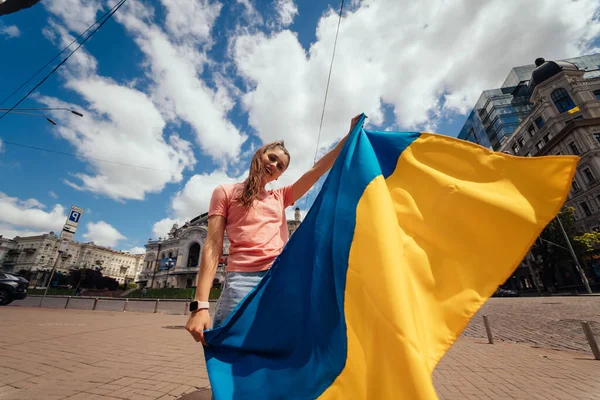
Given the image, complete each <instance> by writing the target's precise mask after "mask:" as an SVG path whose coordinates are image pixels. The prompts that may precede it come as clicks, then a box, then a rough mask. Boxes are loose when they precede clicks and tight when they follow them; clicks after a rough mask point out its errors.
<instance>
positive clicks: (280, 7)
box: [275, 0, 298, 26]
mask: <svg viewBox="0 0 600 400" xmlns="http://www.w3.org/2000/svg"><path fill="white" fill-rule="evenodd" d="M275 7H276V10H277V15H278V22H279V23H280V24H281V25H282V26H288V25H290V24H291V23H292V22H294V17H295V16H296V15H298V7H296V4H295V3H294V0H277V2H276V4H275Z"/></svg>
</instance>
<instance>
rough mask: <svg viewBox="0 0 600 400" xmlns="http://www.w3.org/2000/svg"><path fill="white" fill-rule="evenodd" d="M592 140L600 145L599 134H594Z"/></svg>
mask: <svg viewBox="0 0 600 400" xmlns="http://www.w3.org/2000/svg"><path fill="white" fill-rule="evenodd" d="M594 139H596V141H597V142H598V143H600V133H594Z"/></svg>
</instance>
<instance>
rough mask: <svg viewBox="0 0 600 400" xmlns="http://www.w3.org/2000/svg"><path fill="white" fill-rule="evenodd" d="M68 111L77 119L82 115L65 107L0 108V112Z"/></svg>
mask: <svg viewBox="0 0 600 400" xmlns="http://www.w3.org/2000/svg"><path fill="white" fill-rule="evenodd" d="M15 110H16V111H69V112H70V113H72V114H75V115H77V116H78V117H83V114H82V113H80V112H79V111H75V110H71V109H70V108H65V107H51V108H0V111H9V112H15Z"/></svg>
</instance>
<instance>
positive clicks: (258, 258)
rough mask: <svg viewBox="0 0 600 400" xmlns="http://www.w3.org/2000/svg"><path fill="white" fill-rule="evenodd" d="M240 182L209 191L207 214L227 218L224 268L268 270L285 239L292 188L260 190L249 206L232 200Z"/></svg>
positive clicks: (286, 237)
mask: <svg viewBox="0 0 600 400" xmlns="http://www.w3.org/2000/svg"><path fill="white" fill-rule="evenodd" d="M243 189H244V185H243V184H242V183H236V184H229V185H219V186H217V188H216V189H215V190H214V191H213V194H212V197H211V199H210V206H209V209H208V216H209V217H212V216H213V215H221V216H223V217H225V218H226V219H227V222H226V225H225V230H226V232H227V237H228V238H229V242H230V246H229V257H228V262H227V271H230V272H256V271H263V270H266V269H269V268H270V267H271V264H272V263H273V261H275V258H277V256H278V255H279V253H281V251H282V250H283V247H284V246H285V244H286V242H287V240H288V229H287V221H286V217H285V209H286V207H289V206H291V205H293V202H292V187H291V186H286V187H284V188H281V189H277V190H268V191H267V190H263V191H262V192H261V193H260V194H259V195H258V201H255V202H254V206H252V207H248V208H246V207H244V206H242V205H241V204H239V203H238V202H237V201H235V198H236V197H237V196H238V194H239V193H240V191H241V190H243Z"/></svg>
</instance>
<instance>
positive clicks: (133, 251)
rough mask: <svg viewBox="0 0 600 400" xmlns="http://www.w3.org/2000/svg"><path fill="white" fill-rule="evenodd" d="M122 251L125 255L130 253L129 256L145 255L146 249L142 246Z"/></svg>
mask: <svg viewBox="0 0 600 400" xmlns="http://www.w3.org/2000/svg"><path fill="white" fill-rule="evenodd" d="M123 251H125V252H127V253H130V254H145V253H146V248H145V247H142V246H135V247H132V248H130V249H128V250H123Z"/></svg>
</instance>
